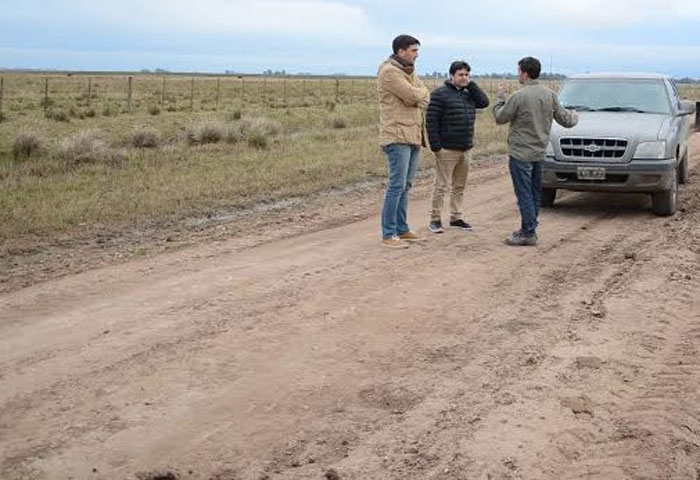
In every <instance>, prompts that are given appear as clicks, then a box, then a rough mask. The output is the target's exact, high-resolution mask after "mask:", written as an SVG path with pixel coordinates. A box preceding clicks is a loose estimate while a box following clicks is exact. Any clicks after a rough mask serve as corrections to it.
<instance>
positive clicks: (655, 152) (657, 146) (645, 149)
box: [634, 140, 666, 159]
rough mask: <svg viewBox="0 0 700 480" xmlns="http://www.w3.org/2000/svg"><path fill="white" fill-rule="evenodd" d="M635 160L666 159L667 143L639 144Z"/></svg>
mask: <svg viewBox="0 0 700 480" xmlns="http://www.w3.org/2000/svg"><path fill="white" fill-rule="evenodd" d="M634 158H648V159H652V158H654V159H656V158H666V141H664V140H661V141H659V142H641V143H639V144H638V145H637V150H636V151H635V152H634Z"/></svg>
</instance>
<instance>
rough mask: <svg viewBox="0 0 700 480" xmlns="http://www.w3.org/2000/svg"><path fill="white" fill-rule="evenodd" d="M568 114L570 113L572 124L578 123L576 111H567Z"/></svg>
mask: <svg viewBox="0 0 700 480" xmlns="http://www.w3.org/2000/svg"><path fill="white" fill-rule="evenodd" d="M569 113H571V117H572V118H573V119H574V122H576V123H578V112H577V111H576V110H569Z"/></svg>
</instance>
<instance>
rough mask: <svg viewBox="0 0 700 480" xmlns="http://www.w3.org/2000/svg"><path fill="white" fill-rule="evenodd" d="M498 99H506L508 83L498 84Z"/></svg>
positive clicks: (501, 100)
mask: <svg viewBox="0 0 700 480" xmlns="http://www.w3.org/2000/svg"><path fill="white" fill-rule="evenodd" d="M496 99H497V100H498V101H499V102H505V101H506V84H505V83H499V84H498V91H497V92H496Z"/></svg>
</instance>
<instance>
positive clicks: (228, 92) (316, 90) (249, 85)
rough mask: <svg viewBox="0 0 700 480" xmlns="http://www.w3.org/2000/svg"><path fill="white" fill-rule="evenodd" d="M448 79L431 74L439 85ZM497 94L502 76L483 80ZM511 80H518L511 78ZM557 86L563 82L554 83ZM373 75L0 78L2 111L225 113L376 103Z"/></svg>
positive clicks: (433, 82) (431, 80) (432, 84)
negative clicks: (80, 110)
mask: <svg viewBox="0 0 700 480" xmlns="http://www.w3.org/2000/svg"><path fill="white" fill-rule="evenodd" d="M443 81H444V80H443V79H439V78H426V79H424V82H425V83H426V84H427V85H428V86H429V87H430V88H431V89H434V88H436V87H437V86H439V85H441V84H442V83H443ZM476 81H477V82H479V83H480V84H481V86H482V88H484V89H485V90H486V91H487V92H488V93H489V94H491V95H493V94H495V92H496V89H497V88H498V84H499V83H500V81H499V80H497V79H477V80H476ZM510 83H514V82H513V81H510ZM552 86H554V87H555V88H557V85H556V84H554V85H552ZM376 101H377V98H376V79H375V78H368V77H291V76H271V77H265V76H233V75H227V76H184V75H172V74H171V75H160V76H159V75H148V74H141V75H127V76H122V75H107V74H104V75H88V74H64V75H58V74H56V75H43V74H19V73H18V74H7V75H4V76H0V112H3V111H5V112H43V113H44V114H46V113H47V112H49V111H50V110H57V109H59V110H60V109H63V110H68V109H74V110H75V109H82V110H84V111H89V112H92V113H96V114H101V113H102V114H105V115H109V114H110V113H135V112H144V111H152V112H153V111H158V112H160V111H170V112H177V111H192V112H194V111H221V110H224V111H225V110H230V109H240V108H244V107H255V106H260V107H264V108H283V109H291V108H300V107H314V106H322V107H327V106H328V105H329V104H331V103H335V104H356V103H367V104H370V103H372V104H374V103H376Z"/></svg>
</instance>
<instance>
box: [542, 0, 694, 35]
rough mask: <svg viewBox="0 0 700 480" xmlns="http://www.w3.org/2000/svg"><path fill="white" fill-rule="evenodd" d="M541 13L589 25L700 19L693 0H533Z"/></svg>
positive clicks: (597, 26)
mask: <svg viewBox="0 0 700 480" xmlns="http://www.w3.org/2000/svg"><path fill="white" fill-rule="evenodd" d="M531 5H532V8H533V9H534V10H535V11H537V12H538V14H539V16H542V17H546V18H548V19H556V20H559V21H561V22H564V23H566V24H570V25H576V26H578V27H587V28H609V27H611V26H616V25H617V26H621V27H628V26H634V25H640V24H645V23H646V24H659V23H666V24H667V23H672V22H676V21H692V20H697V19H700V3H698V2H690V1H689V0H617V1H609V0H570V1H561V0H532V4H531Z"/></svg>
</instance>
